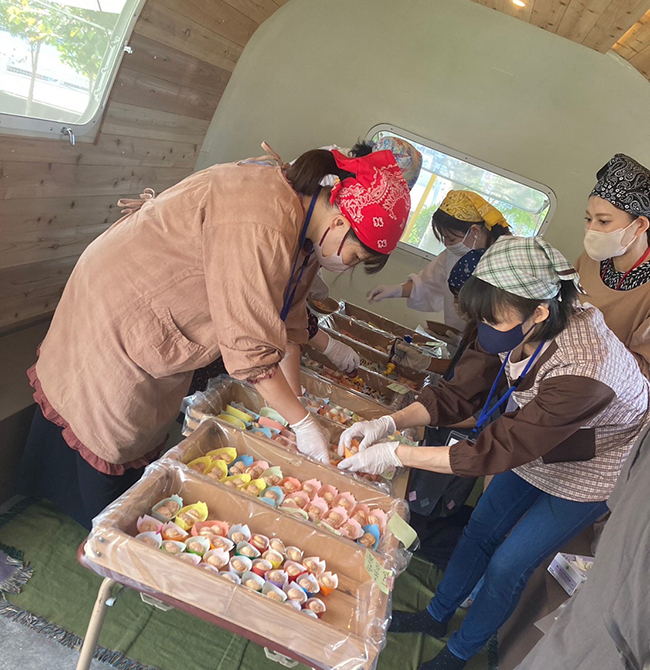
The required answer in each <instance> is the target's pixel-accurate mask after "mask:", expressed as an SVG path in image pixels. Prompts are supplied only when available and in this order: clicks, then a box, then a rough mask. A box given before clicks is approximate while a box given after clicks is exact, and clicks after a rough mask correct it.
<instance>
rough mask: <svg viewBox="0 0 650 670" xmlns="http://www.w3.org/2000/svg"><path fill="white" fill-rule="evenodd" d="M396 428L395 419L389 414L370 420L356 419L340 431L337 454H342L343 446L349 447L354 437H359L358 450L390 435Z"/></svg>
mask: <svg viewBox="0 0 650 670" xmlns="http://www.w3.org/2000/svg"><path fill="white" fill-rule="evenodd" d="M396 430H397V427H396V426H395V420H394V419H393V417H392V416H390V415H389V414H388V415H386V416H382V417H380V418H379V419H373V420H372V421H358V422H357V423H355V424H354V425H352V426H350V427H349V428H348V429H346V430H344V431H343V432H342V433H341V438H340V440H339V456H343V454H344V451H343V447H347V448H348V449H349V448H350V443H351V442H352V440H354V439H357V440H358V439H360V438H362V439H361V442H360V444H359V451H363V450H364V449H367V448H368V447H369V446H370V445H372V444H376V443H377V442H381V440H383V439H385V438H387V437H388V436H389V435H392V434H393V433H394V432H395V431H396Z"/></svg>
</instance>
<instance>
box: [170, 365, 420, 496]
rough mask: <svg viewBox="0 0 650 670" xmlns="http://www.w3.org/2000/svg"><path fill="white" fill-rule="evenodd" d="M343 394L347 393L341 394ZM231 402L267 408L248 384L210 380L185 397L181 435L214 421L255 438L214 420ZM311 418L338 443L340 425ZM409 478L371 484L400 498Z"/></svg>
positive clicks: (402, 475) (417, 433) (402, 473)
mask: <svg viewBox="0 0 650 670" xmlns="http://www.w3.org/2000/svg"><path fill="white" fill-rule="evenodd" d="M213 382H214V383H213ZM344 393H346V392H345V391H344ZM350 395H351V394H350ZM231 402H237V403H241V404H243V405H245V406H246V407H247V408H248V409H251V410H253V411H254V412H259V410H260V409H261V408H262V407H264V406H266V403H265V401H264V399H263V398H262V396H261V395H260V394H259V393H258V392H257V391H256V390H255V388H254V387H253V386H252V385H251V384H248V383H247V382H240V381H237V380H236V379H232V378H230V377H225V378H217V379H215V380H210V383H209V384H208V388H207V389H206V391H205V392H203V393H195V394H194V395H193V396H190V397H189V398H185V402H184V412H185V422H184V424H183V435H184V436H186V437H187V436H188V435H191V434H192V433H193V432H194V431H195V430H196V429H197V428H198V427H199V425H200V424H201V423H202V422H203V421H206V420H215V421H218V423H219V424H220V425H221V426H223V427H224V428H225V429H227V430H228V431H229V432H231V433H232V434H236V433H241V434H243V435H250V436H251V437H256V436H255V435H253V434H251V433H249V432H248V431H244V430H241V429H239V428H236V427H234V426H233V425H232V424H229V423H225V422H221V421H220V420H218V419H217V415H218V414H220V413H221V412H222V411H223V410H224V409H225V407H226V405H227V404H229V403H231ZM377 407H380V408H381V412H382V414H381V415H380V416H383V415H385V414H387V413H388V412H387V410H386V408H385V407H383V406H382V405H377ZM313 416H314V418H315V419H316V420H317V421H318V422H319V423H320V424H321V425H322V426H323V428H324V430H325V431H326V432H328V433H329V434H330V440H331V444H337V443H338V440H339V437H340V435H341V433H342V432H343V426H341V424H335V423H333V422H332V421H329V420H327V419H325V418H324V417H322V416H320V415H318V414H314V415H313ZM407 437H409V438H412V439H413V441H418V440H420V439H422V435H421V431H412V433H409V434H408V435H407ZM258 439H259V440H262V441H264V442H266V443H268V444H273V445H276V446H277V447H278V448H280V449H283V450H285V451H289V453H291V454H294V455H297V454H298V452H297V450H296V448H295V447H294V446H285V445H284V444H282V443H280V442H275V441H273V440H269V439H267V438H265V437H259V438H258ZM323 467H325V468H328V469H329V470H332V471H336V472H340V471H339V470H337V469H336V468H334V467H333V466H323ZM343 476H345V477H347V478H349V479H352V478H355V479H356V478H359V477H357V475H354V474H349V475H343ZM408 478H409V474H408V471H407V469H405V468H404V469H401V470H399V471H398V473H397V475H396V476H395V477H394V478H393V480H392V482H390V483H389V482H388V481H387V480H385V479H381V478H380V479H379V481H377V482H373V483H372V484H370V485H371V486H374V487H380V488H381V487H385V488H386V490H389V489H392V490H393V491H394V492H395V494H396V495H397V496H399V497H403V496H404V495H405V492H406V487H407V485H408ZM364 481H365V480H364Z"/></svg>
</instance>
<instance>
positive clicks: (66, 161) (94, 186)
mask: <svg viewBox="0 0 650 670" xmlns="http://www.w3.org/2000/svg"><path fill="white" fill-rule="evenodd" d="M283 4H284V2H283V1H282V0H183V1H182V2H178V1H177V0H147V3H146V4H145V6H144V8H143V11H142V13H141V15H140V17H139V19H138V21H137V23H136V26H135V30H134V32H133V35H132V36H131V39H130V41H129V44H130V46H131V48H132V50H133V53H131V54H125V55H124V58H123V62H122V64H121V67H120V70H119V71H118V74H117V77H116V80H115V84H114V85H113V89H112V91H111V93H110V96H109V100H108V104H107V107H106V110H105V113H104V117H103V119H102V125H101V128H100V132H99V133H98V136H97V138H96V139H95V141H94V142H92V143H89V142H83V141H81V142H78V143H77V145H76V146H74V147H73V146H71V145H70V144H69V143H68V142H67V141H65V140H62V141H53V140H42V139H33V138H27V137H19V136H7V135H3V136H0V331H1V330H3V329H5V330H6V329H8V328H13V327H15V326H16V325H17V324H21V323H23V322H24V323H27V322H29V321H31V320H34V319H35V318H38V317H42V316H44V315H47V314H49V313H51V312H52V311H53V310H54V308H55V306H56V303H57V301H58V299H59V297H60V295H61V293H62V291H63V288H64V286H65V282H66V280H67V278H68V276H69V275H70V272H71V271H72V269H73V267H74V265H75V263H76V260H77V258H78V257H79V255H80V254H81V253H82V251H83V250H84V249H85V248H86V246H87V245H88V244H89V243H90V242H92V240H93V239H95V238H96V237H97V235H100V234H101V233H102V232H103V231H104V230H106V228H108V227H109V226H110V225H111V224H112V223H113V222H114V221H116V220H117V219H118V218H119V217H120V212H119V208H118V207H117V204H116V203H117V199H118V198H119V197H122V196H135V195H137V194H138V193H140V192H141V191H142V189H144V188H145V187H150V188H153V189H154V190H156V191H157V192H160V191H161V190H164V189H165V188H168V187H169V186H171V185H172V184H175V183H177V182H178V181H180V180H181V179H183V178H184V177H185V176H187V175H188V174H190V173H191V171H192V169H193V168H194V165H195V163H196V159H197V156H198V152H199V149H200V147H201V144H202V142H203V139H204V137H205V133H206V132H207V129H208V126H209V123H210V120H211V119H212V117H213V115H214V112H215V110H216V108H217V105H218V104H219V100H220V98H221V96H222V94H223V92H224V90H225V88H226V85H227V84H228V81H229V79H230V75H231V73H232V71H233V70H234V68H235V65H236V63H237V60H238V59H239V57H240V55H241V53H242V50H243V47H244V46H245V45H246V43H247V42H248V40H249V39H250V37H251V35H252V34H253V33H254V32H255V30H256V29H257V27H258V26H259V25H260V24H261V23H262V22H263V21H265V20H266V19H267V18H269V16H271V15H272V14H273V13H274V12H275V11H277V9H278V8H279V7H280V6H282V5H283Z"/></svg>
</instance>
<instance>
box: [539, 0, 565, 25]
mask: <svg viewBox="0 0 650 670" xmlns="http://www.w3.org/2000/svg"><path fill="white" fill-rule="evenodd" d="M567 6H568V0H535V7H534V8H533V11H532V13H531V17H530V23H532V24H533V25H534V26H537V27H538V28H543V29H544V30H548V31H549V32H551V33H555V32H556V31H557V29H558V27H559V25H560V23H561V22H562V19H563V18H564V14H565V12H566V10H567Z"/></svg>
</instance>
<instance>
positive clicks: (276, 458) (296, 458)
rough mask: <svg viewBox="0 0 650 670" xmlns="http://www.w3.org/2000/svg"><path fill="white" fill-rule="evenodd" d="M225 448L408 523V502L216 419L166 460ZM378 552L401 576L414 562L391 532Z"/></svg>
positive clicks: (188, 459)
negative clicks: (390, 559) (388, 557)
mask: <svg viewBox="0 0 650 670" xmlns="http://www.w3.org/2000/svg"><path fill="white" fill-rule="evenodd" d="M221 447H235V448H236V449H237V453H238V454H239V455H242V454H250V455H251V456H253V457H254V458H255V460H256V461H257V460H263V461H267V462H268V463H269V465H271V466H275V465H277V466H279V467H280V468H281V470H282V474H283V475H284V476H286V477H296V478H297V479H299V480H301V481H306V480H308V479H318V480H319V481H320V482H322V483H323V484H330V485H332V486H334V487H335V488H336V489H338V491H339V493H343V492H348V493H351V494H352V495H353V496H354V497H355V498H356V500H357V502H360V503H366V504H370V505H373V506H374V507H379V508H380V509H382V510H383V511H384V512H386V514H387V516H388V519H390V517H391V516H392V515H393V514H398V515H399V516H401V517H402V518H403V519H404V520H406V521H408V505H407V503H406V501H405V500H403V499H401V498H398V497H393V496H391V495H389V494H387V493H385V492H383V491H380V490H379V489H377V487H376V486H372V485H371V484H367V483H365V482H364V481H363V480H362V479H356V478H354V479H353V478H352V477H350V476H349V475H346V474H344V473H343V472H341V471H340V470H337V469H336V468H331V467H328V466H326V465H321V464H320V463H316V462H315V461H312V460H310V459H308V458H306V457H305V456H303V455H301V454H299V453H297V452H289V451H287V450H286V449H283V448H282V447H278V446H276V445H275V444H274V443H273V442H270V441H269V440H266V439H264V438H260V437H257V436H255V435H251V434H249V433H245V432H242V431H238V430H237V429H236V428H234V427H232V426H228V425H222V424H221V423H220V422H219V421H217V420H216V419H213V420H206V421H204V422H203V423H201V425H200V426H199V427H198V428H197V430H196V431H194V432H193V433H192V434H191V435H190V436H189V437H188V438H187V439H185V440H183V441H182V442H181V443H180V444H179V445H178V446H176V447H174V448H173V449H171V450H170V451H168V452H167V453H166V454H165V456H164V458H169V459H171V460H174V461H177V462H179V463H183V464H186V463H190V462H191V461H193V460H194V459H195V458H200V457H201V456H205V454H207V453H208V452H209V451H212V450H213V449H219V448H221ZM196 474H197V475H198V476H199V477H201V478H203V479H205V481H207V482H210V483H215V485H216V486H220V487H223V484H219V483H218V482H214V480H213V479H210V478H208V477H207V476H204V475H202V474H200V473H196ZM223 488H225V487H223ZM227 490H231V489H227ZM278 512H279V513H280V514H283V515H285V516H289V517H291V518H294V519H296V520H297V521H298V523H300V524H304V525H305V528H306V529H307V531H309V530H310V529H312V528H313V527H314V525H313V524H312V523H311V522H310V521H305V520H303V519H297V518H296V517H295V516H294V515H292V514H291V513H290V512H287V511H286V510H284V509H283V508H281V507H280V508H279V509H278ZM342 539H343V541H345V542H346V543H348V544H350V545H351V546H353V547H356V546H358V545H357V544H356V543H355V542H353V541H352V540H349V539H347V538H342ZM378 551H379V552H380V553H382V554H386V555H391V556H392V557H393V559H394V563H393V566H394V568H395V570H396V572H398V573H399V572H401V571H402V570H403V569H404V568H405V567H406V564H408V560H409V559H410V556H408V555H406V554H404V552H403V551H401V550H400V545H399V542H398V540H397V539H396V538H395V537H394V535H392V533H391V532H390V531H389V530H386V532H385V533H384V534H383V535H382V538H381V540H380V544H379V547H378Z"/></svg>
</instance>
